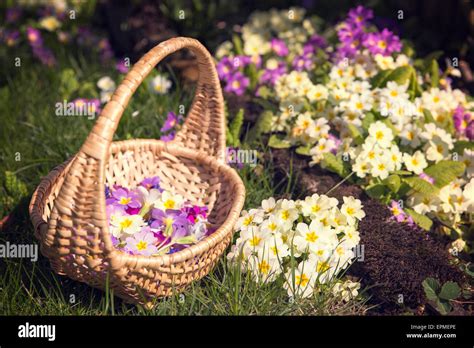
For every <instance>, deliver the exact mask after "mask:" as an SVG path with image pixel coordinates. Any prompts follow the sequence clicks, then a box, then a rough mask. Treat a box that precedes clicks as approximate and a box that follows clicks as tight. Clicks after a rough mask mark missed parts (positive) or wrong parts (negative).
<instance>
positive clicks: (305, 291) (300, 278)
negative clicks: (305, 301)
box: [283, 261, 316, 298]
mask: <svg viewBox="0 0 474 348" xmlns="http://www.w3.org/2000/svg"><path fill="white" fill-rule="evenodd" d="M315 268H316V266H315V265H314V264H311V263H310V262H307V261H303V262H301V263H300V264H299V265H298V267H296V268H295V269H294V270H291V269H290V270H289V271H288V272H287V273H286V282H285V284H284V285H283V287H284V288H285V289H286V290H287V291H288V296H290V297H292V298H294V297H302V298H305V297H310V296H312V295H313V290H314V281H315V279H313V278H314V277H315V273H314V269H315Z"/></svg>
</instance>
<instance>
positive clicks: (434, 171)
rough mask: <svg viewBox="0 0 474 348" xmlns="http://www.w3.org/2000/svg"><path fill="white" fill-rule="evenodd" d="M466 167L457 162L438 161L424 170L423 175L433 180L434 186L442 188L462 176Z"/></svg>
mask: <svg viewBox="0 0 474 348" xmlns="http://www.w3.org/2000/svg"><path fill="white" fill-rule="evenodd" d="M465 169H466V166H465V164H464V163H462V162H459V161H440V162H438V163H436V164H434V165H432V166H430V167H428V168H426V169H425V173H426V174H428V175H429V176H431V177H432V178H433V179H435V183H434V185H435V186H436V187H438V188H441V187H444V186H446V185H447V184H449V183H450V182H452V181H453V180H455V179H456V178H458V177H460V176H461V175H463V173H464V170H465Z"/></svg>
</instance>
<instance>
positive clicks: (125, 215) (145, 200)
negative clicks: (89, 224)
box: [105, 177, 212, 256]
mask: <svg viewBox="0 0 474 348" xmlns="http://www.w3.org/2000/svg"><path fill="white" fill-rule="evenodd" d="M105 197H106V211H107V218H108V221H109V227H110V231H111V234H112V242H113V244H114V246H115V247H116V248H117V249H119V250H122V251H125V252H127V253H129V254H132V255H145V256H150V255H160V254H165V253H173V252H176V251H178V250H181V249H183V248H186V247H187V246H189V245H191V244H194V243H196V242H198V241H199V240H201V239H203V238H204V237H205V236H207V235H208V234H209V233H211V232H212V231H211V229H208V228H207V213H208V210H207V207H205V206H197V205H193V204H190V203H189V202H187V201H184V200H182V197H181V198H179V199H180V200H182V201H181V202H180V204H179V206H177V205H174V206H173V208H172V209H168V208H166V207H167V206H168V205H169V204H170V201H173V200H177V199H178V198H177V197H178V196H174V195H172V194H171V193H169V192H168V191H165V190H163V189H162V188H161V187H160V180H159V178H158V177H150V178H146V179H144V180H143V181H142V182H140V184H139V185H138V187H136V188H135V189H132V190H130V189H127V188H125V187H122V186H118V185H114V186H113V187H107V186H106V188H105ZM179 197H180V196H179ZM160 202H161V205H160ZM173 204H174V201H173Z"/></svg>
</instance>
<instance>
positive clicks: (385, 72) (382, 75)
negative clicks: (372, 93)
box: [370, 69, 392, 88]
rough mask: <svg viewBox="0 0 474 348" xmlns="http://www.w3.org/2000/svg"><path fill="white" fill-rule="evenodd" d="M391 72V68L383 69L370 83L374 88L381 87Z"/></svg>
mask: <svg viewBox="0 0 474 348" xmlns="http://www.w3.org/2000/svg"><path fill="white" fill-rule="evenodd" d="M391 72H392V70H390V69H387V70H382V71H380V72H379V73H378V74H377V75H375V76H374V77H372V79H371V80H370V84H371V85H372V87H373V88H376V87H381V86H382V83H384V82H385V83H386V79H387V77H388V76H389V75H390V73H391Z"/></svg>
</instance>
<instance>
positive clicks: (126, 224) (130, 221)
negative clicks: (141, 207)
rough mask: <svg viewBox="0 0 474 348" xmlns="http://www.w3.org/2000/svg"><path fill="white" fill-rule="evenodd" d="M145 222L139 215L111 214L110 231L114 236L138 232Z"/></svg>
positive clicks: (118, 236)
mask: <svg viewBox="0 0 474 348" xmlns="http://www.w3.org/2000/svg"><path fill="white" fill-rule="evenodd" d="M145 224H146V223H145V221H144V220H143V218H142V217H141V216H140V215H112V216H111V218H110V225H111V233H112V235H113V236H114V237H116V238H120V237H121V236H122V234H127V235H132V234H135V233H137V232H140V231H141V229H142V227H143V226H145Z"/></svg>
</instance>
